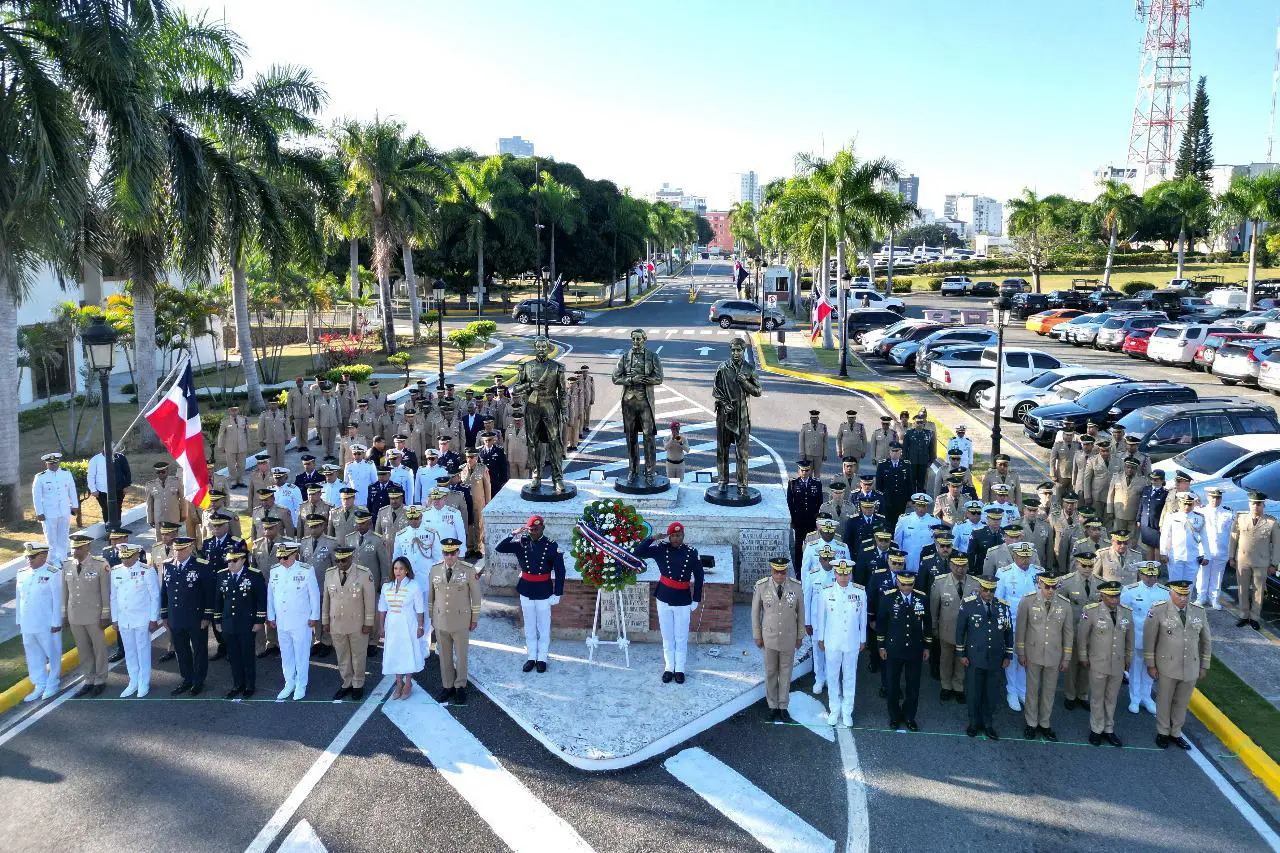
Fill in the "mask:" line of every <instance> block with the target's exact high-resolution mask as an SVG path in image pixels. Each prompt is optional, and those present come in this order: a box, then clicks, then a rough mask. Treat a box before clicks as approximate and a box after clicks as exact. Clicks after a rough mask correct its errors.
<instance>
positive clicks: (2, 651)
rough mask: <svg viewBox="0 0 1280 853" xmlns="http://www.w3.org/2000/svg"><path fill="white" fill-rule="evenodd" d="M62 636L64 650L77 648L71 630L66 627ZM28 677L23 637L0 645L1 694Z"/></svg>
mask: <svg viewBox="0 0 1280 853" xmlns="http://www.w3.org/2000/svg"><path fill="white" fill-rule="evenodd" d="M61 634H62V650H63V651H64V652H69V651H71V649H73V648H75V645H76V643H75V640H74V639H73V638H72V636H71V631H70V629H68V628H65V627H64V628H63V629H62V631H61ZM26 677H27V657H26V654H25V653H24V652H23V651H22V637H21V635H19V636H17V637H14V638H13V639H12V640H8V641H6V642H4V643H0V692H3V691H5V690H8V689H9V688H10V687H12V686H13V685H15V684H17V683H18V682H19V681H21V680H22V679H24V678H26Z"/></svg>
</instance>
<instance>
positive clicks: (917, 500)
mask: <svg viewBox="0 0 1280 853" xmlns="http://www.w3.org/2000/svg"><path fill="white" fill-rule="evenodd" d="M911 502H912V503H913V504H915V505H916V506H928V505H929V496H928V495H926V494H925V493H924V492H916V493H915V494H914V495H912V496H911Z"/></svg>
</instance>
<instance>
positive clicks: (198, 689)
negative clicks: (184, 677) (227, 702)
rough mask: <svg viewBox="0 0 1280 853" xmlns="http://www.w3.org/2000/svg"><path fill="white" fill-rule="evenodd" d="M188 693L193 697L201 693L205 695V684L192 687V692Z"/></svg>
mask: <svg viewBox="0 0 1280 853" xmlns="http://www.w3.org/2000/svg"><path fill="white" fill-rule="evenodd" d="M188 692H190V693H191V695H192V696H199V695H200V694H201V693H203V692H204V685H203V684H193V685H191V690H190V691H188Z"/></svg>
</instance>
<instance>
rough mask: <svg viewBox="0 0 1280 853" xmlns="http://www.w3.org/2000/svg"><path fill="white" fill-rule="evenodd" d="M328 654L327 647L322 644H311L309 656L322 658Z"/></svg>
mask: <svg viewBox="0 0 1280 853" xmlns="http://www.w3.org/2000/svg"><path fill="white" fill-rule="evenodd" d="M327 654H329V647H328V646H326V645H325V644H324V643H313V644H312V645H311V656H312V657H313V658H322V657H324V656H325V655H327Z"/></svg>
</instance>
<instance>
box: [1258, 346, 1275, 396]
mask: <svg viewBox="0 0 1280 853" xmlns="http://www.w3.org/2000/svg"><path fill="white" fill-rule="evenodd" d="M1258 387H1259V388H1261V389H1263V390H1264V391H1271V392H1272V393H1277V392H1280V353H1277V352H1273V353H1269V354H1268V355H1267V357H1266V358H1264V359H1263V360H1262V364H1261V365H1259V367H1258Z"/></svg>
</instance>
